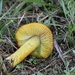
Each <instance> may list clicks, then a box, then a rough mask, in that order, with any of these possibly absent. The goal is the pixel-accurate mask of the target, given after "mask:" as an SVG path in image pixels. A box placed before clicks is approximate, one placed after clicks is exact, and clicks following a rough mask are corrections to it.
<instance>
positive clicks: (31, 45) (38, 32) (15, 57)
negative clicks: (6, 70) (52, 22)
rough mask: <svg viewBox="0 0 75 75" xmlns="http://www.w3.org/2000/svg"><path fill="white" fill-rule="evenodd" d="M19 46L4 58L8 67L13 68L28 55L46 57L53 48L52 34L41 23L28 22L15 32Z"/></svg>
mask: <svg viewBox="0 0 75 75" xmlns="http://www.w3.org/2000/svg"><path fill="white" fill-rule="evenodd" d="M15 37H16V40H17V44H18V46H19V47H20V48H19V49H18V50H17V51H16V52H15V53H13V54H12V55H10V56H9V57H7V58H6V59H5V62H6V64H7V66H8V67H10V68H13V67H15V66H16V65H17V64H19V63H20V62H21V61H22V60H24V59H25V58H26V57H27V56H28V55H33V56H36V57H37V58H47V57H48V56H49V55H50V54H51V53H52V50H53V34H52V32H51V30H50V29H49V28H48V27H47V26H46V25H44V24H41V23H30V24H26V25H23V26H21V27H20V28H19V29H18V30H17V31H16V34H15Z"/></svg>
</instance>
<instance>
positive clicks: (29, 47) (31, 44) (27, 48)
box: [5, 36, 40, 68]
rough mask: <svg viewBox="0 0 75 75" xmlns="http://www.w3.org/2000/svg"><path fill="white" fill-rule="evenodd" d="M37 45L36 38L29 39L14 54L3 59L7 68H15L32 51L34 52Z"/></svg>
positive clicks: (38, 42)
mask: <svg viewBox="0 0 75 75" xmlns="http://www.w3.org/2000/svg"><path fill="white" fill-rule="evenodd" d="M39 44H40V40H39V37H38V36H33V37H32V38H30V39H29V40H28V41H27V42H26V43H25V44H24V45H22V46H21V47H20V48H19V49H18V50H17V51H16V52H15V53H13V54H12V55H11V56H9V57H7V58H6V59H5V61H6V62H7V64H8V65H7V66H9V67H11V68H13V67H15V66H16V65H17V64H19V63H20V62H21V61H22V60H24V59H25V58H26V57H27V56H28V55H29V54H30V53H31V52H32V51H34V50H35V49H36V48H37V47H38V45H39Z"/></svg>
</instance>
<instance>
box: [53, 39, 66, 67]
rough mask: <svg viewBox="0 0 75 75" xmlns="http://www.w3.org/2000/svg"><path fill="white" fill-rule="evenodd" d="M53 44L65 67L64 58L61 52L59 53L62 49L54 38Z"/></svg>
mask: <svg viewBox="0 0 75 75" xmlns="http://www.w3.org/2000/svg"><path fill="white" fill-rule="evenodd" d="M54 46H55V48H56V50H57V52H58V53H59V56H60V58H61V60H62V61H63V63H64V65H65V67H66V62H65V59H64V58H63V54H62V53H61V51H62V50H61V48H60V47H59V45H58V43H57V41H56V40H54Z"/></svg>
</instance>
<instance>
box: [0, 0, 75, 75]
mask: <svg viewBox="0 0 75 75" xmlns="http://www.w3.org/2000/svg"><path fill="white" fill-rule="evenodd" d="M1 3H2V4H1ZM1 6H2V8H1ZM74 7H75V1H74V0H57V1H55V0H35V1H34V0H25V1H23V0H16V1H15V0H12V1H10V0H4V1H2V0H1V1H0V13H1V14H0V64H1V65H0V75H75V41H74V40H75V8H74ZM31 22H39V23H42V24H45V25H47V26H48V27H49V28H50V29H51V31H52V33H53V37H54V49H53V52H52V54H51V55H50V56H49V57H48V58H47V59H38V58H36V57H34V56H28V57H27V58H26V59H25V60H23V61H22V62H21V63H20V64H18V65H17V66H16V67H15V68H14V69H13V70H11V71H10V72H8V71H7V69H6V65H5V64H4V60H5V58H7V57H8V56H9V55H11V54H12V53H14V52H15V51H16V49H17V48H18V46H17V42H16V39H15V33H16V31H17V29H18V28H19V27H20V26H22V25H24V24H28V23H31Z"/></svg>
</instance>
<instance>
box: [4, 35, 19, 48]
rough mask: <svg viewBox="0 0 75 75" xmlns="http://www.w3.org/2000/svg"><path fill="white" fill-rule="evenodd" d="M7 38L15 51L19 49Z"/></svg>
mask: <svg viewBox="0 0 75 75" xmlns="http://www.w3.org/2000/svg"><path fill="white" fill-rule="evenodd" d="M5 38H6V39H7V40H8V42H9V43H10V44H11V45H12V46H13V47H14V48H15V49H18V48H17V47H16V46H15V45H14V44H13V43H12V41H11V40H10V39H9V38H8V37H7V36H5Z"/></svg>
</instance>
